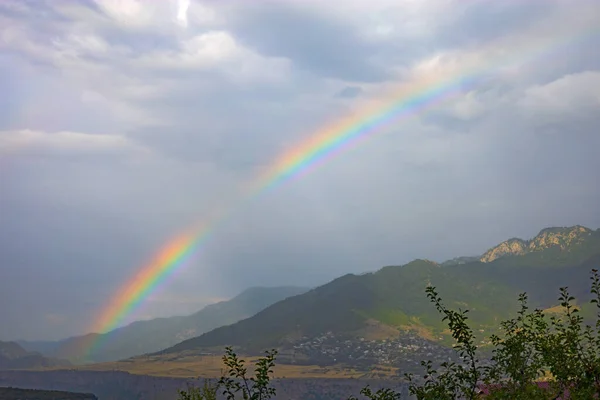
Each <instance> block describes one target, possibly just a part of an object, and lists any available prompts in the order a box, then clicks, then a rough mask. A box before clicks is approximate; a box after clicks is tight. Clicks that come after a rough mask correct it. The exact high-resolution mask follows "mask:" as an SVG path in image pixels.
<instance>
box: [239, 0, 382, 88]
mask: <svg viewBox="0 0 600 400" xmlns="http://www.w3.org/2000/svg"><path fill="white" fill-rule="evenodd" d="M238 12H239V16H238V18H237V19H236V20H235V22H234V25H233V26H232V27H231V28H232V30H233V32H235V34H236V35H237V37H238V38H239V39H240V40H241V42H242V43H244V44H246V45H247V46H248V47H250V48H255V49H257V50H258V51H260V52H261V53H262V54H265V55H269V56H278V57H286V58H289V59H291V60H293V61H294V63H295V64H296V65H297V67H298V68H303V69H307V70H309V71H311V72H313V73H315V74H318V75H322V76H324V77H328V78H333V77H335V78H339V79H346V80H351V81H363V82H372V81H380V80H384V79H386V78H387V77H388V75H387V73H386V72H385V71H384V70H382V69H381V68H379V67H378V66H376V65H373V64H372V63H371V62H370V59H371V58H372V57H373V56H375V55H376V54H377V51H378V48H377V47H376V46H373V45H372V44H369V43H368V42H366V41H365V40H363V39H361V38H360V37H359V36H357V34H356V32H355V31H354V29H353V27H352V26H350V25H347V24H345V23H343V22H341V21H335V20H331V19H326V18H325V17H324V16H323V15H320V14H319V13H317V12H315V11H313V10H310V9H309V8H306V7H302V6H301V5H299V4H296V3H291V2H268V3H261V4H259V3H253V4H251V5H250V4H245V5H244V6H243V7H242V10H240V11H238Z"/></svg>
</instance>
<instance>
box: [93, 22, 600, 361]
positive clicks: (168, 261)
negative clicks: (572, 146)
mask: <svg viewBox="0 0 600 400" xmlns="http://www.w3.org/2000/svg"><path fill="white" fill-rule="evenodd" d="M596 32H597V29H593V32H592V33H596ZM588 33H589V32H586V35H577V36H576V37H575V38H573V37H565V38H556V37H554V38H552V37H548V38H545V40H546V42H545V43H542V44H540V43H537V44H536V46H535V47H533V48H528V49H526V51H524V52H525V53H526V54H527V56H526V57H519V58H516V59H511V60H506V58H504V59H502V57H499V58H500V59H501V60H500V61H503V62H498V61H499V60H494V61H493V62H487V63H485V65H483V66H482V65H474V66H473V68H470V69H468V70H463V72H462V73H460V74H455V75H454V76H451V77H449V78H447V79H441V78H439V77H436V76H432V75H433V74H432V73H429V74H424V75H423V76H420V77H419V76H415V77H413V78H412V79H411V80H409V81H408V83H405V84H402V85H400V87H398V88H395V89H394V90H393V91H392V94H391V96H389V98H388V99H387V100H384V101H383V102H378V103H374V104H372V105H371V106H370V107H367V108H363V109H362V110H361V111H358V112H355V113H353V114H351V115H349V116H348V117H347V118H344V119H342V120H339V121H337V122H335V123H334V124H332V125H330V126H328V127H326V128H323V129H320V130H318V131H317V132H316V133H315V134H313V135H311V136H310V137H309V138H308V139H306V140H305V141H303V142H301V143H299V144H298V145H297V146H295V147H294V148H292V149H291V150H289V151H287V152H285V153H284V154H282V155H281V156H280V157H278V158H277V159H276V160H275V161H274V162H273V163H272V164H271V165H270V167H269V168H267V169H266V170H265V171H264V172H263V173H262V174H260V175H259V176H258V177H257V179H256V180H254V181H253V182H251V184H250V185H249V186H248V187H249V188H248V189H247V192H248V193H247V194H246V195H245V196H242V199H241V201H239V202H238V203H237V204H236V207H233V208H232V209H231V210H230V211H224V212H221V213H220V214H219V215H220V217H213V218H211V219H210V220H209V221H205V223H204V224H202V226H201V227H195V228H192V229H190V230H188V231H187V233H184V234H182V235H179V236H177V237H176V238H174V239H172V240H170V241H169V242H168V243H167V244H166V246H164V248H162V249H161V250H160V251H158V252H157V253H156V254H155V255H154V257H152V259H151V260H150V262H148V263H147V264H145V265H143V266H142V267H141V268H140V269H139V270H138V272H137V273H136V274H135V275H134V276H133V277H132V278H131V279H130V280H129V281H127V282H126V283H125V284H124V285H123V286H122V287H121V288H120V289H119V291H118V293H117V295H116V296H114V298H113V299H112V300H111V301H110V303H109V304H108V306H107V307H106V308H105V309H104V310H103V312H102V314H101V316H100V318H98V319H97V323H96V325H95V326H94V328H93V329H92V331H93V332H108V331H111V330H113V329H115V328H116V327H117V326H119V325H120V324H121V323H122V322H123V320H124V319H125V318H126V317H127V316H128V315H129V314H131V313H132V312H133V311H134V310H135V309H136V308H137V307H139V305H140V304H141V303H142V302H143V300H144V299H146V298H147V297H148V296H149V295H150V294H151V293H153V292H154V291H156V290H157V289H158V288H159V287H162V286H164V285H165V283H166V282H167V280H168V278H169V277H170V276H172V275H173V274H174V273H175V272H176V271H178V270H179V269H180V268H182V267H183V266H184V265H186V263H187V262H188V261H189V260H190V259H191V258H192V257H193V255H194V254H195V253H196V252H197V251H198V249H199V248H200V247H201V246H202V245H205V244H206V243H207V242H208V240H209V239H210V238H211V237H213V236H214V233H215V231H217V230H218V228H220V227H222V226H223V225H224V224H225V222H226V221H228V220H230V219H231V217H232V216H233V215H234V212H233V211H236V210H239V209H241V208H243V207H241V206H242V205H243V204H245V203H247V202H248V201H250V200H255V199H257V198H258V197H260V195H261V194H264V193H266V192H268V191H270V190H271V189H273V188H274V187H276V186H278V185H279V184H282V183H284V182H286V181H288V180H291V179H293V178H296V177H299V176H301V175H303V174H304V173H306V172H307V171H309V170H310V169H314V168H316V167H317V166H318V165H320V164H322V163H324V162H325V161H327V160H329V159H330V158H332V157H333V156H335V155H336V154H339V153H340V152H342V151H343V150H346V149H348V148H350V147H351V146H353V145H356V144H357V143H358V142H359V141H360V140H363V139H366V138H367V137H369V135H372V134H374V133H376V132H378V131H379V130H380V128H382V127H383V126H387V125H389V124H391V123H395V122H398V121H400V120H401V119H402V118H408V117H411V116H418V115H420V114H421V113H423V112H425V111H427V110H429V109H431V108H432V107H434V106H435V105H437V104H440V103H442V102H444V101H446V100H447V99H449V98H452V97H453V96H456V95H458V94H460V93H461V92H462V91H463V90H464V88H465V87H473V86H474V85H476V84H477V83H478V82H481V81H483V80H485V79H486V77H487V76H489V75H491V74H493V73H495V72H496V71H498V70H502V69H503V68H511V67H514V65H515V64H517V65H522V64H523V63H524V62H526V61H528V60H530V59H539V58H540V57H545V56H551V55H552V54H554V52H555V51H554V50H557V49H560V48H562V47H564V46H565V45H568V44H571V43H573V42H576V41H577V39H578V38H585V37H588V36H589V35H588ZM479 64H481V63H479ZM381 104H383V106H382V105H381ZM106 336H107V335H99V336H98V337H106ZM104 340H106V339H95V340H94V341H93V343H92V344H91V345H90V346H89V348H88V352H87V354H90V353H91V352H92V351H93V350H98V349H99V345H100V343H101V342H103V341H104Z"/></svg>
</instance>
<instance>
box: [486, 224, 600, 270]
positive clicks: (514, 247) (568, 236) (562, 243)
mask: <svg viewBox="0 0 600 400" xmlns="http://www.w3.org/2000/svg"><path fill="white" fill-rule="evenodd" d="M592 233H593V231H592V230H591V229H589V228H586V227H584V226H580V225H576V226H572V227H567V228H546V229H542V230H541V231H540V233H538V234H537V236H536V237H534V238H533V239H531V240H523V239H518V238H513V239H509V240H507V241H505V242H502V243H500V244H499V245H498V246H496V247H492V248H491V249H489V250H488V251H486V252H485V253H484V254H483V256H481V258H480V260H479V261H481V262H486V263H487V262H492V261H494V260H496V259H498V258H500V257H504V256H509V255H524V254H527V253H531V252H534V251H542V250H546V249H549V248H551V247H558V248H560V250H563V251H569V250H570V249H571V248H572V247H574V246H576V245H578V244H581V243H583V242H584V241H585V240H586V238H587V237H588V236H590V235H591V234H592Z"/></svg>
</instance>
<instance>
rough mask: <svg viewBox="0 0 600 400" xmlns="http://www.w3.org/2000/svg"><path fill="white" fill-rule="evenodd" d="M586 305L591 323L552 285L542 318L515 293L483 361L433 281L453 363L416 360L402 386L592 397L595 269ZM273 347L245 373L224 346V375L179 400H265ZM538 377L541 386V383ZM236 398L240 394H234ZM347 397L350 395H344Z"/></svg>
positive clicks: (426, 392) (598, 385) (454, 392)
mask: <svg viewBox="0 0 600 400" xmlns="http://www.w3.org/2000/svg"><path fill="white" fill-rule="evenodd" d="M590 280H591V294H592V299H591V300H590V303H591V305H592V306H595V312H596V322H595V325H593V326H592V325H589V324H585V321H584V318H583V317H582V316H581V313H580V307H578V306H577V305H576V303H575V298H574V297H573V296H571V295H570V293H569V291H568V289H567V288H566V287H563V288H560V297H559V301H560V306H561V310H562V313H561V314H560V315H559V316H556V315H553V316H551V317H550V318H548V317H547V315H546V314H545V313H543V312H542V310H539V309H536V310H534V311H531V312H530V311H529V307H528V304H527V294H525V293H523V294H521V295H519V304H520V309H519V311H518V313H517V316H516V317H515V318H512V319H509V320H507V321H503V322H502V323H501V331H502V335H501V336H498V335H492V337H491V338H490V342H491V344H492V346H493V356H492V358H491V365H489V366H484V365H482V363H481V362H480V360H479V358H478V347H477V345H476V341H475V335H474V332H473V330H472V329H471V327H469V325H468V323H467V321H468V317H467V314H468V310H461V309H459V310H458V311H456V310H450V309H448V308H446V307H445V306H444V304H443V302H442V299H441V297H440V296H439V295H438V293H437V291H436V289H435V287H432V286H430V287H428V288H427V289H426V294H427V297H428V298H429V300H430V301H431V302H432V303H433V304H434V305H435V307H436V309H437V310H438V312H439V313H440V314H441V315H442V316H443V318H442V320H443V321H445V322H446V323H447V325H448V328H449V329H450V331H451V332H452V337H453V339H454V342H455V344H454V349H455V350H456V352H457V353H458V355H459V358H460V360H461V362H458V363H457V362H444V363H442V364H441V365H440V368H438V369H436V368H434V366H433V363H432V362H431V361H422V362H421V365H422V366H423V367H424V369H425V374H424V381H422V382H419V381H417V380H416V379H415V377H414V375H412V374H407V375H405V376H406V378H407V379H408V381H409V392H410V393H411V394H412V395H414V396H415V397H416V398H417V399H418V400H455V399H467V400H474V399H481V398H485V399H487V400H509V399H514V400H550V399H560V398H562V399H564V398H569V399H572V400H580V399H581V400H583V399H586V400H589V399H598V398H600V275H599V274H598V270H595V269H594V270H592V272H591V277H590ZM276 355H277V351H276V350H271V351H267V352H266V355H265V356H264V357H261V358H260V359H259V360H258V361H257V363H256V367H255V372H254V376H248V371H247V368H246V367H245V364H244V360H241V359H239V358H238V357H237V355H236V354H235V352H234V351H233V350H232V348H230V347H227V348H226V353H225V355H224V356H223V363H224V365H225V367H226V370H225V374H224V376H223V377H221V379H220V380H219V381H218V383H217V384H216V385H214V386H213V385H211V384H210V383H209V382H207V381H205V384H204V387H203V388H202V389H198V388H190V389H188V391H180V396H179V399H180V400H213V399H216V398H217V394H218V392H219V391H221V390H222V394H223V395H225V396H226V398H227V399H228V400H235V399H239V398H241V399H243V400H266V399H270V398H272V397H273V396H275V394H276V392H275V389H274V388H272V387H271V386H270V380H271V377H272V374H273V370H272V368H273V366H274V365H275V357H276ZM542 380H543V381H544V382H543V384H542V383H541V381H542ZM360 394H361V395H362V396H364V397H365V398H367V399H369V400H398V399H400V394H399V393H396V392H394V391H393V390H391V389H379V390H377V391H376V392H373V391H372V390H371V389H370V388H369V387H368V386H367V387H365V388H364V389H362V390H361V392H360ZM238 396H241V397H238ZM348 400H358V399H357V398H356V397H354V396H352V397H351V398H350V399H348Z"/></svg>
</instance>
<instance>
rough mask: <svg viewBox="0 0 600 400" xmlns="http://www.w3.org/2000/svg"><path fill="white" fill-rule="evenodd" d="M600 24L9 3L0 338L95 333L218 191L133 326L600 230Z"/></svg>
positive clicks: (231, 7) (412, 5)
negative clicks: (297, 172)
mask: <svg viewBox="0 0 600 400" xmlns="http://www.w3.org/2000/svg"><path fill="white" fill-rule="evenodd" d="M598 26H600V3H599V2H598V1H597V0H589V1H587V0H563V1H560V0H527V1H525V0H514V1H510V0H507V1H492V0H489V1H485V0H482V1H476V0H364V1H362V0H357V1H352V2H350V1H345V0H338V1H322V0H308V1H300V0H296V1H291V0H290V1H288V0H279V1H275V0H273V1H267V0H262V1H242V0H223V1H193V0H192V1H186V0H181V1H170V0H164V1H162V0H161V1H159V0H144V1H142V0H139V1H136V0H121V1H118V0H95V1H92V0H78V1H59V0H47V1H33V0H31V1H28V0H3V1H2V2H0V93H1V95H0V340H1V339H17V338H20V339H56V338H62V337H67V336H70V335H74V334H81V333H84V332H86V331H87V330H88V329H89V327H90V326H91V325H93V322H94V318H95V317H96V316H97V315H98V314H99V313H100V311H101V310H102V309H103V308H104V307H106V305H107V304H108V302H109V300H110V298H111V296H114V295H115V293H116V292H117V291H118V289H119V288H120V286H121V285H122V284H123V283H124V282H125V281H126V280H127V279H129V278H130V277H131V276H132V275H133V274H134V273H135V272H136V271H137V270H139V268H140V267H142V266H143V265H144V264H145V263H147V262H148V261H149V260H150V259H151V258H152V256H153V254H155V253H156V251H158V250H159V249H160V248H161V246H162V245H164V244H165V243H166V242H168V241H169V239H170V238H172V237H173V236H174V235H175V234H177V233H179V232H181V231H183V230H185V229H186V228H187V227H188V226H189V225H190V223H193V222H197V221H202V220H203V219H204V218H206V217H207V216H210V215H212V213H214V210H216V209H218V207H220V206H222V205H223V204H225V203H226V204H228V205H233V207H234V208H233V209H234V210H235V213H234V216H233V217H232V218H231V220H230V223H229V224H227V225H223V226H221V227H220V228H219V229H217V230H216V231H215V232H214V234H213V236H212V240H211V241H210V242H209V243H208V244H207V245H206V246H204V247H201V248H200V252H199V253H198V254H197V256H196V257H195V258H194V259H193V261H192V262H190V263H189V265H186V266H185V268H183V269H182V270H180V271H179V272H178V273H177V274H175V276H173V277H172V278H171V279H170V281H169V283H168V284H166V285H164V286H163V287H162V288H161V290H160V291H158V292H156V293H154V294H153V295H152V296H151V297H150V298H149V299H148V300H147V301H146V302H145V303H144V305H143V307H142V308H140V309H139V310H138V312H137V313H134V314H132V315H130V316H129V317H128V319H127V321H131V320H134V319H139V318H149V317H154V316H165V315H175V314H186V313H191V312H193V311H195V310H197V309H199V308H201V307H202V306H203V305H205V304H207V303H210V302H214V301H216V300H217V299H221V298H228V297H231V296H233V295H235V294H237V293H239V292H240V291H242V290H243V289H244V288H246V287H249V286H255V285H284V284H285V285H289V284H294V285H311V286H312V285H318V284H322V283H325V282H327V281H328V280H330V279H332V278H335V277H337V276H339V275H342V274H345V273H348V272H355V273H360V272H364V271H370V270H375V269H378V268H379V267H382V266H384V265H390V264H403V263H406V262H408V261H410V260H412V259H414V258H428V259H432V260H436V261H443V260H445V259H449V258H452V257H455V256H461V255H476V254H481V253H483V252H484V251H485V250H486V249H487V248H489V247H491V246H493V245H495V244H497V243H499V242H501V241H502V240H505V239H508V238H510V237H514V236H518V237H522V238H530V237H532V236H534V235H535V234H537V232H538V231H539V230H540V229H542V228H544V227H548V226H569V225H575V224H582V225H585V226H588V227H591V228H594V229H596V228H599V227H600V210H599V204H600V183H599V182H600V178H599V175H598V171H600V157H599V156H598V149H600V130H599V126H600V125H599V124H600V52H598V41H599V40H600V37H599V35H598V30H597V28H596V30H595V31H594V29H593V28H594V27H598ZM493 60H501V61H502V62H505V61H506V62H508V61H510V63H509V65H507V66H506V67H505V68H500V69H498V68H494V67H497V66H498V63H497V62H496V61H493ZM473 65H480V66H483V67H479V68H484V69H480V71H482V72H485V73H486V78H485V79H484V80H479V81H476V82H474V83H472V84H470V85H465V86H464V87H461V88H460V90H459V91H458V92H457V93H455V96H453V97H451V98H449V99H448V100H447V101H446V102H444V103H440V104H438V105H436V106H433V107H431V108H429V109H428V111H427V112H426V113H420V114H418V115H417V116H416V117H414V118H408V119H406V118H404V119H398V120H395V121H394V120H392V121H391V122H389V123H388V124H387V125H385V126H383V127H382V129H381V130H380V131H378V132H374V133H373V134H370V135H368V136H367V138H366V140H364V141H362V142H361V143H360V145H358V146H355V147H353V148H351V149H349V150H347V151H342V152H340V153H339V154H337V155H336V156H335V157H331V158H329V159H328V160H327V162H325V163H323V164H322V165H320V166H319V167H318V168H316V169H314V170H312V171H311V172H310V173H309V174H306V175H304V176H302V177H301V178H298V179H295V180H291V181H289V182H286V183H284V184H282V185H280V186H278V187H277V188H276V189H275V190H273V191H271V192H269V193H266V194H264V195H263V196H261V197H260V198H259V199H257V201H255V202H251V203H248V204H247V205H245V206H240V207H236V206H235V204H236V202H237V201H238V199H240V200H241V198H240V193H243V190H242V189H241V188H243V187H244V186H243V185H245V184H247V183H248V182H253V181H254V180H255V179H256V176H258V175H259V174H260V173H261V172H262V171H263V170H264V168H265V167H268V166H269V165H270V164H271V163H272V162H273V160H275V159H276V158H277V156H278V155H280V154H281V153H283V152H285V151H286V150H289V149H291V148H294V146H295V145H296V144H297V143H301V142H302V140H303V139H306V138H308V137H310V136H311V135H313V134H314V133H315V132H318V131H319V129H320V128H322V127H324V126H327V125H329V124H331V123H335V122H336V121H339V120H342V119H343V118H345V117H346V116H347V115H352V114H355V113H357V112H361V110H364V109H366V107H367V105H369V104H380V105H381V106H383V105H385V104H386V101H388V100H385V99H386V98H387V96H388V94H389V93H390V92H392V93H393V92H394V88H397V87H401V86H402V85H405V84H412V83H413V82H412V81H411V80H417V79H419V78H418V77H429V78H433V77H440V78H443V77H446V76H447V77H452V76H456V74H459V75H460V74H462V73H464V72H465V71H467V70H468V69H469V68H471V67H472V66H473Z"/></svg>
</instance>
